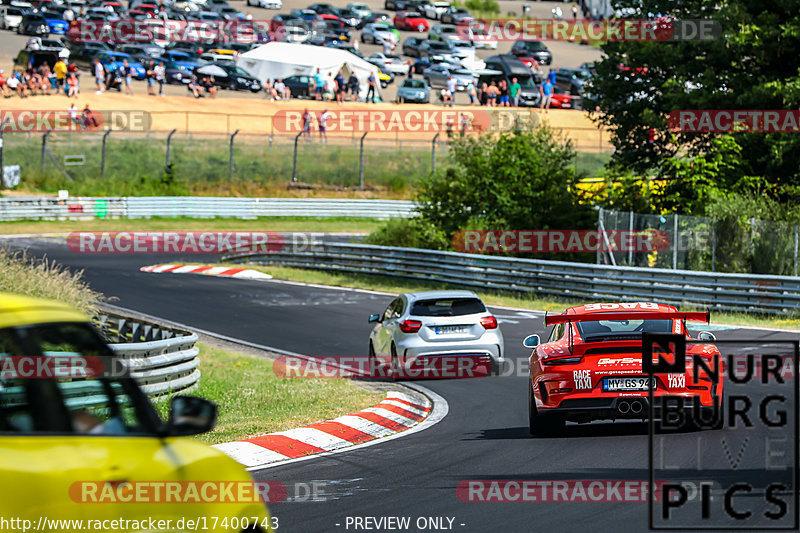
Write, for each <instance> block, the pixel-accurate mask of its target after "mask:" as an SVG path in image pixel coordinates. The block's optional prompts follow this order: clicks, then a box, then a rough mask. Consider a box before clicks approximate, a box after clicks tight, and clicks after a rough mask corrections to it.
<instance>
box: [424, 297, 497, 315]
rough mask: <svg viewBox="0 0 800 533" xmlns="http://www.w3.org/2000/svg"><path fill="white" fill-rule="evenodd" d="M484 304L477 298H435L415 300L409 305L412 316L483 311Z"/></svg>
mask: <svg viewBox="0 0 800 533" xmlns="http://www.w3.org/2000/svg"><path fill="white" fill-rule="evenodd" d="M485 312H486V306H484V305H483V302H481V301H480V300H479V299H477V298H436V299H431V300H417V301H416V302H414V304H413V305H412V307H411V313H410V314H411V315H414V316H463V315H474V314H476V313H485Z"/></svg>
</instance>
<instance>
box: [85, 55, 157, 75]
mask: <svg viewBox="0 0 800 533" xmlns="http://www.w3.org/2000/svg"><path fill="white" fill-rule="evenodd" d="M95 57H97V59H99V60H100V63H101V64H102V65H103V67H104V68H105V69H106V72H107V73H108V72H116V71H117V70H118V69H119V68H120V67H122V66H123V61H127V62H128V68H130V69H131V73H132V75H133V77H134V78H136V79H137V80H143V79H144V77H145V74H146V72H145V69H144V67H143V66H142V64H141V63H139V62H138V61H136V60H134V59H133V58H132V57H131V56H130V54H123V53H122V52H113V51H109V52H100V53H99V54H97V56H95ZM87 68H88V67H87Z"/></svg>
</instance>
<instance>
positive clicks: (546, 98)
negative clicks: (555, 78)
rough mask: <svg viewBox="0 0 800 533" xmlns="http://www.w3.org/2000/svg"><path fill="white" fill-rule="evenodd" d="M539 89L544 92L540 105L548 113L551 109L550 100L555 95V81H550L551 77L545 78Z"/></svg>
mask: <svg viewBox="0 0 800 533" xmlns="http://www.w3.org/2000/svg"><path fill="white" fill-rule="evenodd" d="M539 90H540V91H541V93H542V101H541V102H540V103H539V107H540V108H544V112H545V113H547V110H548V109H550V100H551V99H552V97H553V83H552V82H551V81H550V78H549V77H548V78H547V79H546V80H545V82H544V83H543V84H542V86H541V87H540V88H539Z"/></svg>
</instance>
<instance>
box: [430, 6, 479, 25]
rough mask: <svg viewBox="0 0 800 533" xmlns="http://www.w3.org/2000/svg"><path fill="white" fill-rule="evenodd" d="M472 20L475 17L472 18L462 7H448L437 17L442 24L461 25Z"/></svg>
mask: <svg viewBox="0 0 800 533" xmlns="http://www.w3.org/2000/svg"><path fill="white" fill-rule="evenodd" d="M473 19H475V17H473V16H472V13H470V12H469V11H467V10H466V9H464V8H463V7H450V8H449V9H448V10H447V11H445V12H443V13H442V14H441V15H440V16H439V20H440V21H441V22H442V24H461V23H464V22H466V21H468V20H473Z"/></svg>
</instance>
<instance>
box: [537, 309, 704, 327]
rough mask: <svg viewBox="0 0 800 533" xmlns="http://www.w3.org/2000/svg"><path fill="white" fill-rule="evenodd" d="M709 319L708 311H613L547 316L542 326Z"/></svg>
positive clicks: (698, 320)
mask: <svg viewBox="0 0 800 533" xmlns="http://www.w3.org/2000/svg"><path fill="white" fill-rule="evenodd" d="M710 318H711V313H709V312H708V311H691V312H680V311H672V312H669V311H665V312H660V311H650V312H648V311H615V312H610V313H604V312H602V311H601V312H596V313H583V314H574V315H547V316H545V317H544V325H545V326H551V325H553V324H564V323H566V322H595V321H597V320H693V321H696V322H706V323H708V321H709V320H710Z"/></svg>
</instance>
